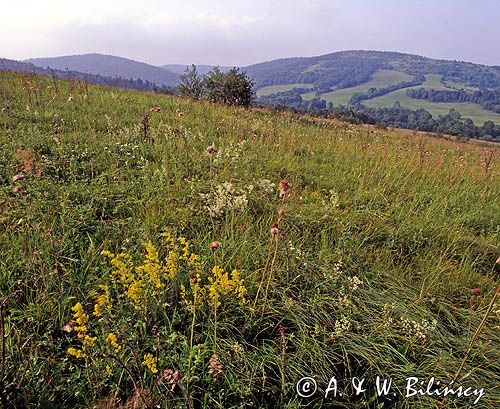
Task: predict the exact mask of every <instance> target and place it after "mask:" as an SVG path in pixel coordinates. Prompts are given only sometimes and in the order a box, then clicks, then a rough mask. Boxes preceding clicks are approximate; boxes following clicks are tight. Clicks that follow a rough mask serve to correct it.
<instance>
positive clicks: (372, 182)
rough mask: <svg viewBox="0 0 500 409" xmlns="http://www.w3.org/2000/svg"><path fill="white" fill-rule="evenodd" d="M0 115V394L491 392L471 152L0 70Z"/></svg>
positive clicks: (484, 245) (33, 403)
mask: <svg viewBox="0 0 500 409" xmlns="http://www.w3.org/2000/svg"><path fill="white" fill-rule="evenodd" d="M0 108H1V109H0V342H1V345H0V352H1V353H0V406H1V407H5V408H25V407H41V408H94V407H96V408H133V407H135V408H156V407H161V408H166V407H167V408H179V409H180V408H193V409H194V408H285V409H298V408H315V409H316V408H318V409H319V408H328V407H343V408H354V409H356V408H359V409H361V408H389V407H390V408H401V409H402V408H408V407H412V408H424V409H425V408H429V409H430V408H435V407H436V406H438V405H441V403H442V402H443V400H445V404H446V407H447V408H449V409H459V408H460V409H461V408H464V407H470V406H474V408H478V409H486V408H488V409H495V408H498V390H497V389H498V384H499V374H500V348H499V345H500V344H499V342H500V334H499V331H498V326H499V324H500V315H499V312H498V305H495V306H494V308H493V310H492V311H491V313H490V314H489V316H488V317H487V319H486V322H485V325H484V328H483V329H482V330H481V331H479V332H478V335H477V338H476V339H475V342H474V343H473V344H472V349H471V351H472V352H471V354H470V356H468V358H467V359H466V360H465V363H464V365H463V369H461V365H462V361H463V359H464V357H465V356H466V354H467V351H468V349H469V345H470V342H471V339H472V338H473V335H474V333H475V331H476V328H478V326H479V325H480V323H481V321H482V320H483V317H484V316H485V313H486V312H487V310H488V306H489V304H490V301H491V300H492V297H493V295H494V294H495V291H496V289H497V286H498V282H497V279H498V274H499V272H500V264H496V263H495V260H497V258H498V256H499V255H500V247H499V244H500V236H499V229H498V226H500V213H499V212H498V203H499V201H500V177H499V167H498V164H499V162H498V157H499V153H500V152H499V151H500V150H499V148H498V147H497V146H495V145H494V144H486V143H481V142H477V141H476V142H474V143H473V142H468V143H466V142H455V141H453V140H448V139H444V138H433V137H429V136H427V135H425V134H423V133H416V132H406V131H400V130H398V131H390V130H386V131H382V130H380V129H377V128H374V127H368V126H356V125H350V124H348V123H344V122H339V121H333V120H320V119H316V118H312V117H308V116H299V115H293V114H291V113H281V114H280V113H276V112H272V111H269V110H266V109H243V108H234V107H226V106H221V105H215V104H212V103H209V102H207V101H194V100H191V99H187V98H186V99H184V98H180V97H176V96H171V95H159V94H155V93H141V92H137V91H126V90H119V89H114V88H110V87H100V86H93V85H88V84H85V83H83V82H78V81H74V80H73V81H62V80H57V79H56V80H54V79H52V78H50V77H39V76H35V75H29V74H13V73H10V72H0ZM377 376H380V377H382V378H391V379H392V380H393V384H392V388H391V391H390V394H389V395H387V396H377V393H376V389H375V380H376V377H377ZM304 377H312V378H313V379H314V380H315V382H316V383H317V386H318V389H317V391H316V392H315V391H314V390H312V392H313V393H311V397H309V398H304V397H301V396H300V395H299V394H298V392H297V390H298V391H299V392H301V394H302V395H304V394H307V392H311V389H309V388H308V387H307V386H311V385H312V381H311V383H310V384H308V385H305V384H303V383H302V384H300V383H299V389H297V384H298V382H299V380H301V379H302V378H304ZM332 377H335V378H336V380H337V381H338V388H339V389H338V392H339V394H338V395H337V397H335V398H334V397H333V392H330V393H329V395H328V396H327V397H326V398H325V391H326V389H327V387H328V385H329V382H330V380H331V379H332ZM354 377H357V378H365V379H366V383H365V385H366V386H367V390H366V391H365V392H363V393H361V394H360V395H359V396H356V395H355V393H354V391H353V388H352V386H351V383H350V382H351V379H353V378H354ZM408 377H418V378H419V379H420V380H421V381H422V382H427V381H428V380H429V379H431V378H432V377H435V378H436V380H439V381H440V382H441V385H445V384H448V383H449V382H450V381H452V380H453V379H454V377H456V383H455V384H454V385H455V386H456V387H458V386H459V385H460V386H463V387H471V388H473V389H475V388H477V389H479V388H483V389H482V391H481V396H479V390H478V391H476V392H477V394H476V395H473V396H452V395H449V396H448V397H447V398H446V399H444V397H443V396H436V395H434V396H427V395H422V394H415V395H413V396H407V390H406V386H405V385H406V379H407V378H408ZM301 385H302V387H301ZM469 391H470V390H469ZM314 392H315V393H314ZM340 393H341V394H342V395H340ZM475 401H476V402H477V404H475V405H473V402H475Z"/></svg>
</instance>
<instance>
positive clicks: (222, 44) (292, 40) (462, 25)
mask: <svg viewBox="0 0 500 409" xmlns="http://www.w3.org/2000/svg"><path fill="white" fill-rule="evenodd" d="M498 15H500V3H499V2H496V1H494V0H484V1H482V2H481V3H480V4H478V3H477V2H474V1H472V0H455V1H452V0H442V1H440V2H435V1H431V0H416V1H412V2H401V1H397V0H379V1H377V2H373V1H371V0H370V1H368V0H349V1H346V0H344V1H342V0H308V1H302V2H299V1H293V0H274V1H272V0H254V1H252V2H250V1H246V2H239V1H232V0H212V1H207V0H182V1H181V0H169V1H165V0H144V1H137V0H120V1H118V0H110V1H105V2H103V1H101V0H87V1H85V2H81V1H74V0H65V1H63V0H53V1H51V2H50V7H48V5H47V3H43V2H40V1H34V0H27V1H24V2H17V3H16V2H11V4H10V5H9V7H7V8H5V9H4V10H2V15H0V55H1V56H5V57H10V58H29V57H34V56H51V55H64V54H77V53H86V52H102V53H107V54H115V55H121V56H124V57H128V58H133V59H138V60H142V61H145V62H149V63H153V64H165V63H174V62H178V63H192V62H193V63H198V64H201V63H209V64H221V65H248V64H251V63H254V62H260V61H265V60H269V59H274V58H279V57H287V56H311V55H318V54H325V53H329V52H333V51H338V50H344V49H380V50H396V51H407V52H415V53H419V54H423V55H429V56H433V57H443V58H457V59H465V60H475V61H479V62H486V63H496V64H500V49H499V47H500V46H499V43H498V42H497V41H496V39H497V38H499V37H500V27H499V25H498V24H497V23H496V16H498Z"/></svg>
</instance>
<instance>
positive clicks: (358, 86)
mask: <svg viewBox="0 0 500 409" xmlns="http://www.w3.org/2000/svg"><path fill="white" fill-rule="evenodd" d="M247 72H248V74H249V75H250V77H251V78H253V79H254V80H255V82H256V86H257V96H259V97H266V99H264V100H262V99H261V100H262V101H263V102H264V103H265V104H268V105H272V104H273V100H272V98H269V97H273V96H276V101H277V105H283V104H285V105H286V98H284V97H286V96H285V95H283V94H282V93H283V92H287V91H292V90H293V89H294V88H301V87H298V86H297V85H298V84H308V87H309V88H311V90H310V91H309V92H307V93H302V94H301V95H300V96H301V98H302V100H303V101H306V102H307V101H312V100H313V99H314V98H318V99H320V100H323V101H326V102H327V103H332V104H333V106H340V105H344V106H347V105H349V104H350V103H351V102H352V101H351V98H352V97H353V96H354V95H355V94H356V93H367V92H369V91H370V90H371V89H377V90H383V89H385V88H388V87H391V86H392V87H395V88H392V89H389V90H388V91H385V92H381V93H383V94H384V95H380V96H377V97H375V98H371V97H370V98H368V99H365V100H364V101H363V102H362V103H363V104H364V105H365V106H366V107H368V108H390V107H392V106H393V105H394V103H395V102H396V101H399V102H400V103H401V105H402V106H403V107H408V108H411V109H420V108H423V109H426V110H428V111H429V112H430V113H431V114H432V115H433V116H434V117H435V118H437V116H438V115H442V114H447V113H448V112H449V110H450V109H452V108H453V109H455V110H457V111H459V112H460V113H461V114H462V116H463V117H464V118H471V119H472V120H473V121H474V123H475V124H476V125H477V126H482V125H483V124H484V122H485V121H493V122H495V123H496V124H500V116H499V115H500V108H498V106H497V107H496V108H494V110H491V109H488V110H487V109H485V108H484V107H483V106H481V105H479V104H475V103H458V102H457V103H454V102H442V103H441V102H439V103H432V102H430V101H425V100H413V99H412V98H410V97H408V96H406V90H407V89H410V88H421V87H423V88H425V89H433V90H466V91H468V92H474V91H478V90H484V89H487V90H495V91H496V92H497V93H498V92H500V91H499V90H500V68H499V67H488V66H484V65H478V64H472V63H466V62H459V61H446V60H433V59H430V58H425V57H420V56H416V55H409V54H402V53H391V52H377V51H345V52H339V53H333V54H327V55H323V56H318V57H310V58H292V59H284V60H275V61H271V62H267V63H262V64H257V65H253V66H250V67H247ZM419 78H422V80H419ZM415 81H416V82H417V84H412V82H415ZM402 84H403V85H402ZM398 88H400V89H398ZM280 93H281V94H280ZM289 101H290V106H292V107H298V104H297V96H296V95H290V96H289ZM303 105H304V104H303ZM305 105H307V104H305Z"/></svg>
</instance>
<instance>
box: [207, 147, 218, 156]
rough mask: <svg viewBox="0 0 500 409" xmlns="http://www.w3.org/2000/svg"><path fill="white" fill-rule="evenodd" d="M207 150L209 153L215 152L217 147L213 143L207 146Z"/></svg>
mask: <svg viewBox="0 0 500 409" xmlns="http://www.w3.org/2000/svg"><path fill="white" fill-rule="evenodd" d="M207 152H208V153H209V154H210V155H211V154H213V153H215V152H217V148H216V147H215V146H214V145H210V146H209V147H208V148H207Z"/></svg>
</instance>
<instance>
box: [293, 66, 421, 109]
mask: <svg viewBox="0 0 500 409" xmlns="http://www.w3.org/2000/svg"><path fill="white" fill-rule="evenodd" d="M412 78H413V77H412V76H411V75H408V74H405V73H404V72H400V71H393V70H380V71H377V72H376V73H375V74H374V75H373V78H372V79H371V80H370V81H368V82H366V83H364V84H361V85H358V86H356V87H351V88H344V89H339V90H337V91H332V92H328V93H325V94H320V95H319V98H320V99H324V100H325V101H326V102H333V104H334V105H347V103H348V102H349V100H350V99H351V97H352V96H353V94H355V93H356V92H365V91H368V90H369V89H370V88H384V87H387V86H389V85H396V84H399V83H400V82H404V81H410V80H411V79H412ZM315 96H316V94H315V93H309V94H304V95H302V98H303V99H304V100H306V101H308V100H311V99H312V98H314V97H315Z"/></svg>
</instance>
